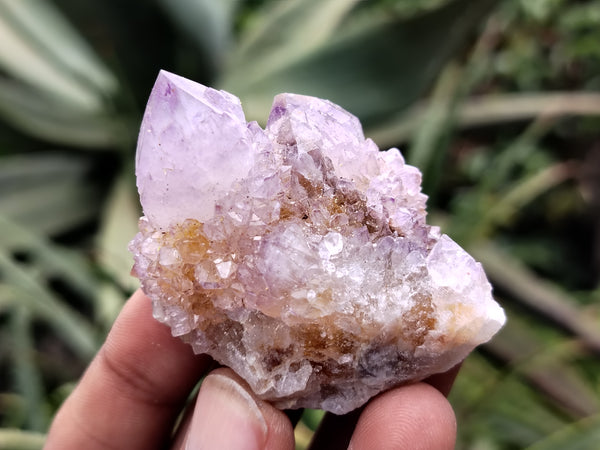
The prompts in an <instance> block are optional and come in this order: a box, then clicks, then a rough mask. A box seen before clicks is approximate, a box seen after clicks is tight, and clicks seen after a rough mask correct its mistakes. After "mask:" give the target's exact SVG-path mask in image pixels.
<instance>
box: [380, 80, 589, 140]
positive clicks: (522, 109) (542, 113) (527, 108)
mask: <svg viewBox="0 0 600 450" xmlns="http://www.w3.org/2000/svg"><path fill="white" fill-rule="evenodd" d="M431 102H432V100H430V99H427V100H424V101H422V102H419V103H416V104H415V105H414V106H412V107H411V108H410V109H409V110H408V111H405V112H403V113H401V114H398V115H396V116H393V117H391V118H389V119H388V120H385V121H383V122H381V123H379V124H377V125H375V126H374V127H372V128H369V129H368V135H369V136H370V137H371V138H372V139H373V140H374V141H375V142H377V143H378V144H379V145H380V146H381V147H383V146H388V147H389V146H391V145H397V144H398V143H401V142H405V141H407V140H408V139H409V137H410V136H411V135H412V134H413V133H414V132H415V130H416V129H418V128H419V126H420V124H421V123H422V122H423V120H425V117H426V115H427V114H428V111H429V109H430V107H431ZM598 115H600V94H598V93H595V92H523V93H521V92H520V93H506V94H493V95H481V96H475V97H471V98H468V99H465V100H463V101H462V102H461V103H460V104H459V105H458V106H457V110H456V117H454V120H455V125H456V126H457V127H458V128H473V127H483V126H494V125H499V124H502V123H506V122H515V121H529V120H532V119H535V118H537V117H544V118H549V117H555V118H558V117H564V116H598Z"/></svg>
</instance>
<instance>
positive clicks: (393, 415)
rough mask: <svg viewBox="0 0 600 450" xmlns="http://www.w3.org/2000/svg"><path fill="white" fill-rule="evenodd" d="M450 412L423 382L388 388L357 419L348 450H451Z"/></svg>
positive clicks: (452, 421)
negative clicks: (389, 389)
mask: <svg viewBox="0 0 600 450" xmlns="http://www.w3.org/2000/svg"><path fill="white" fill-rule="evenodd" d="M455 441H456V419H455V416H454V411H453V410H452V407H451V406H450V403H448V400H447V399H446V397H444V395H443V394H442V393H441V392H440V391H438V390H437V389H435V388H434V387H432V386H431V385H429V384H426V383H417V384H413V385H409V386H403V387H399V388H396V389H392V390H391V391H388V392H386V393H384V394H382V395H380V396H378V397H376V398H375V399H373V400H372V401H371V402H370V403H369V404H368V405H367V407H366V408H365V410H364V412H363V414H362V415H361V416H360V419H359V420H358V423H357V425H356V429H355V431H354V434H353V435H352V440H351V441H350V446H349V447H348V448H349V449H351V450H368V449H381V450H385V449H411V450H445V449H453V448H454V445H455Z"/></svg>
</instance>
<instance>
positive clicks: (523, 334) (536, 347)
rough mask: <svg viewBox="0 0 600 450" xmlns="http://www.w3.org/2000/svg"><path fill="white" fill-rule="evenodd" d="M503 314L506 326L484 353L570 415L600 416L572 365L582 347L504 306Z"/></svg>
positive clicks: (590, 392) (593, 394)
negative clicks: (526, 381) (495, 358)
mask: <svg viewBox="0 0 600 450" xmlns="http://www.w3.org/2000/svg"><path fill="white" fill-rule="evenodd" d="M505 310H506V313H507V316H508V319H507V323H506V325H505V326H504V328H503V329H502V330H501V331H500V332H499V333H498V334H497V335H496V336H495V337H494V339H493V340H492V341H491V342H489V343H488V344H486V349H487V350H488V351H490V352H492V353H493V354H494V355H495V356H497V357H499V358H500V359H502V360H504V361H507V362H509V363H510V365H511V367H512V372H511V373H512V374H513V375H520V376H524V377H525V378H526V379H527V380H528V381H529V382H530V383H531V384H532V385H534V386H536V388H537V389H538V390H539V391H540V392H543V393H545V394H546V395H547V396H548V398H549V399H551V400H552V401H553V402H554V403H555V404H556V405H557V406H559V407H560V408H561V409H562V410H563V411H566V412H568V413H569V414H570V415H572V416H574V417H583V416H586V415H590V414H595V413H598V412H600V401H599V399H598V398H597V396H596V392H595V390H594V389H593V387H592V386H590V385H589V383H587V382H586V380H585V379H584V377H582V376H581V373H580V372H579V371H578V370H577V369H576V367H573V366H574V365H573V364H572V363H573V360H575V359H577V358H583V357H585V356H586V354H585V351H584V350H583V348H582V346H581V345H579V343H578V342H576V341H573V340H571V339H567V338H565V337H563V336H555V334H558V330H554V329H552V328H550V327H545V326H544V325H543V324H541V323H539V322H538V321H534V320H525V319H524V318H523V317H521V316H520V315H519V314H517V313H515V312H514V310H513V309H510V308H508V307H507V306H505Z"/></svg>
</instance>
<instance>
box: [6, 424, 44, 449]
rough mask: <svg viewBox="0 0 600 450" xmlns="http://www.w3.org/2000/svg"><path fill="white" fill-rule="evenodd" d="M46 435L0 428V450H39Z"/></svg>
mask: <svg viewBox="0 0 600 450" xmlns="http://www.w3.org/2000/svg"><path fill="white" fill-rule="evenodd" d="M45 440H46V436H45V435H43V434H41V433H34V432H30V431H23V430H17V429H13V428H0V448H1V449H2V450H41V449H42V447H44V442H45Z"/></svg>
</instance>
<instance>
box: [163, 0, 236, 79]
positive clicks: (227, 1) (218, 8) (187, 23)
mask: <svg viewBox="0 0 600 450" xmlns="http://www.w3.org/2000/svg"><path fill="white" fill-rule="evenodd" d="M158 3H159V4H160V5H161V6H162V8H163V9H164V10H165V12H166V13H167V14H169V15H170V16H171V18H172V19H173V20H174V22H175V23H176V24H177V25H178V26H179V29H180V30H181V31H183V32H185V33H186V34H187V35H188V36H190V38H191V39H192V40H193V42H194V43H195V44H196V46H197V47H198V48H199V49H200V50H201V52H202V53H203V54H204V55H205V58H204V61H205V64H206V65H208V66H209V69H210V72H211V73H212V74H213V75H214V74H216V73H217V72H218V71H219V70H220V69H221V67H222V66H223V64H224V59H225V54H226V51H227V50H229V47H230V46H231V40H232V39H231V37H232V36H231V31H232V28H233V15H234V12H235V7H236V6H237V3H239V0H220V1H218V2H215V1H214V0H158Z"/></svg>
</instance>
